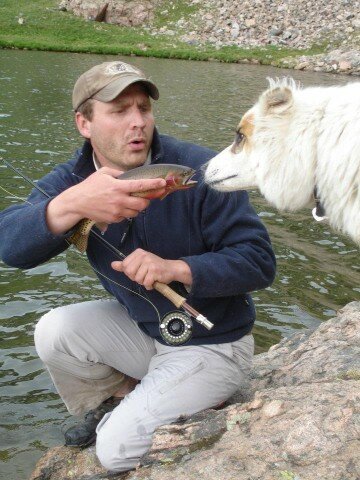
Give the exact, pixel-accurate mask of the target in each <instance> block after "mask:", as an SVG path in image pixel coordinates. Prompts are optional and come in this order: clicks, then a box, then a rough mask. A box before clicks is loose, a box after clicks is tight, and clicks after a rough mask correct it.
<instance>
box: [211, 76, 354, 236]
mask: <svg viewBox="0 0 360 480" xmlns="http://www.w3.org/2000/svg"><path fill="white" fill-rule="evenodd" d="M205 181H206V182H207V183H208V184H209V185H211V186H213V187H214V188H215V189H217V190H220V191H233V190H240V189H250V188H258V189H259V190H260V192H261V193H262V194H263V195H264V196H265V198H266V199H267V200H268V201H269V202H270V203H271V204H273V205H275V207H277V208H278V209H279V210H288V211H294V210H298V209H300V208H303V207H305V206H308V205H311V204H312V205H314V196H313V193H314V188H315V187H316V189H317V194H318V197H319V198H320V201H321V204H322V206H323V207H324V209H325V214H326V216H327V217H328V221H329V223H330V224H331V225H332V226H333V227H334V228H336V229H339V230H341V231H343V232H345V233H347V234H348V235H350V237H351V238H352V239H353V240H354V241H355V242H356V243H358V244H360V83H350V84H348V85H345V86H340V87H316V88H315V87H314V88H304V89H300V88H298V87H297V85H296V84H295V82H294V81H293V80H291V79H285V80H280V81H273V80H270V88H269V89H268V90H266V91H265V92H264V93H263V94H262V95H261V96H260V98H259V100H258V102H257V103H256V104H255V105H254V107H252V108H251V109H250V110H248V111H247V112H246V113H245V115H244V116H243V118H242V119H241V121H240V123H239V125H238V127H237V135H236V138H235V141H234V143H233V144H232V145H230V146H229V147H228V148H226V149H225V150H223V151H222V152H221V153H219V154H218V155H217V156H216V157H214V158H213V159H211V160H210V162H209V163H208V165H207V167H206V171H205Z"/></svg>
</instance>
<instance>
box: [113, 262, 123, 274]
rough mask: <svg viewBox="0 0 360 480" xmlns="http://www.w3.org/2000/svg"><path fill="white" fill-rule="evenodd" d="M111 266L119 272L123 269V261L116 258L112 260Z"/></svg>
mask: <svg viewBox="0 0 360 480" xmlns="http://www.w3.org/2000/svg"><path fill="white" fill-rule="evenodd" d="M111 268H113V269H114V270H116V271H117V272H122V271H123V262H120V261H118V260H116V261H115V262H111Z"/></svg>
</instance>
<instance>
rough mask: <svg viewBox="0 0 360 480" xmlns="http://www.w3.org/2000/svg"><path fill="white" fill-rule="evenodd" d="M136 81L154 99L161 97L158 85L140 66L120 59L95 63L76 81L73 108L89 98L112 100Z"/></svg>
mask: <svg viewBox="0 0 360 480" xmlns="http://www.w3.org/2000/svg"><path fill="white" fill-rule="evenodd" d="M135 82H141V83H142V84H143V85H144V86H145V88H146V89H147V91H148V93H149V95H150V96H151V97H152V98H153V99H154V100H157V99H158V98H159V90H158V89H157V87H156V85H155V84H154V83H153V82H151V81H150V80H149V79H147V78H146V77H145V74H144V73H143V72H142V71H141V70H139V69H138V68H136V67H133V66H132V65H129V64H128V63H125V62H120V61H116V62H104V63H101V64H99V65H95V67H92V68H90V70H87V71H86V72H85V73H83V74H82V75H81V76H80V77H79V78H78V80H77V81H76V83H75V86H74V90H73V95H72V104H73V108H74V110H75V111H76V110H77V109H78V108H79V107H80V105H81V104H82V103H84V102H85V101H86V100H88V99H89V98H94V99H95V100H99V101H100V102H111V100H114V98H116V97H117V96H118V95H119V94H120V93H121V92H122V91H123V90H125V88H126V87H128V86H129V85H131V84H132V83H135Z"/></svg>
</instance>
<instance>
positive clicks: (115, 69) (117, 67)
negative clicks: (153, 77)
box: [105, 62, 142, 75]
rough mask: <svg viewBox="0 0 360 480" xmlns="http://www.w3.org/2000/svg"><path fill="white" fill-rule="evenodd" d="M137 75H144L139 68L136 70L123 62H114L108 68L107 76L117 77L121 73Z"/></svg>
mask: <svg viewBox="0 0 360 480" xmlns="http://www.w3.org/2000/svg"><path fill="white" fill-rule="evenodd" d="M124 72H126V73H136V74H137V75H142V72H141V71H140V70H138V69H137V68H134V67H133V66H131V65H128V64H127V63H122V62H113V63H111V64H110V65H108V66H107V67H106V70H105V74H106V75H117V74H119V73H124Z"/></svg>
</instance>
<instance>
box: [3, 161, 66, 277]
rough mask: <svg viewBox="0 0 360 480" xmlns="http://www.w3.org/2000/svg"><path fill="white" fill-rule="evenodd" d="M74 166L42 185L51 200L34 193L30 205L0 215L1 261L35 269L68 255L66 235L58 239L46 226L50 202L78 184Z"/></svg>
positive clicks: (60, 170)
mask: <svg viewBox="0 0 360 480" xmlns="http://www.w3.org/2000/svg"><path fill="white" fill-rule="evenodd" d="M71 170H72V167H71V165H70V164H63V165H60V166H58V167H56V168H55V169H54V170H53V171H52V172H50V173H49V174H48V175H46V176H45V177H43V178H42V179H41V180H40V181H39V182H38V185H39V186H40V187H41V188H42V189H43V190H44V191H45V192H46V193H47V195H48V197H47V196H45V195H44V194H43V193H41V192H39V191H38V190H36V189H34V190H33V191H32V192H31V194H30V196H29V197H28V199H27V201H26V202H25V203H23V204H19V205H13V206H11V207H9V208H7V209H5V210H3V211H2V212H0V258H1V259H2V260H3V262H4V263H6V264H7V265H9V266H12V267H17V268H32V267H35V266H37V265H39V264H40V263H43V262H45V261H47V260H49V259H50V258H52V257H54V256H55V255H57V254H59V253H61V252H62V251H64V250H65V249H66V248H67V247H68V246H69V244H68V242H66V238H67V237H69V236H70V235H71V233H72V232H68V233H67V234H65V235H54V234H52V233H51V232H50V230H49V229H48V226H47V223H46V209H47V206H48V204H49V202H50V201H51V200H52V198H54V197H55V196H56V195H58V194H59V193H60V192H62V191H63V190H65V189H66V188H68V187H69V186H71V185H72V184H73V183H74V180H73V179H72V176H71Z"/></svg>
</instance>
